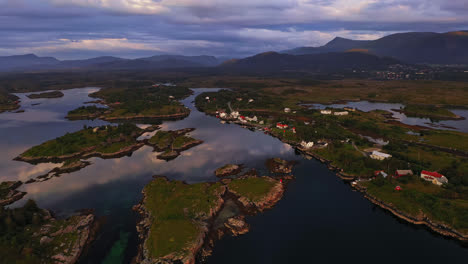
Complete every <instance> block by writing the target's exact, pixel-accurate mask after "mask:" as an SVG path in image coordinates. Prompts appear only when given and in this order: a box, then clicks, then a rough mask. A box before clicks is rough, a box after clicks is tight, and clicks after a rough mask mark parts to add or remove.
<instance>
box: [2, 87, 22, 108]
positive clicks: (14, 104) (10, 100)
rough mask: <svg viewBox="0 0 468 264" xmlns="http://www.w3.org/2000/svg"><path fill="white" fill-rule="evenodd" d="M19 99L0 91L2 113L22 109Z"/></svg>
mask: <svg viewBox="0 0 468 264" xmlns="http://www.w3.org/2000/svg"><path fill="white" fill-rule="evenodd" d="M19 103H20V101H19V97H18V96H16V95H13V94H9V93H7V92H3V91H0V113H3V112H5V111H14V110H16V109H18V108H19V107H20V104H19Z"/></svg>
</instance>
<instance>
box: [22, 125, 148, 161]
mask: <svg viewBox="0 0 468 264" xmlns="http://www.w3.org/2000/svg"><path fill="white" fill-rule="evenodd" d="M141 131H142V130H141V129H140V128H138V127H137V126H136V125H134V124H128V123H125V124H122V125H118V126H102V127H98V128H92V127H85V128H84V129H83V130H80V131H78V132H75V133H67V134H65V135H64V136H61V137H59V138H56V139H53V140H50V141H47V142H45V143H43V144H41V145H38V146H35V147H32V148H30V149H29V150H27V151H26V152H24V153H23V154H21V156H22V157H31V158H40V157H59V156H63V155H74V154H79V153H81V152H86V151H92V150H95V151H98V152H99V151H102V152H103V153H113V152H116V151H118V150H120V149H121V148H123V147H126V146H129V145H132V144H134V143H135V142H136V137H137V136H138V135H139V134H140V133H141Z"/></svg>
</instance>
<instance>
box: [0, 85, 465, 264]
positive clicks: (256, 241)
mask: <svg viewBox="0 0 468 264" xmlns="http://www.w3.org/2000/svg"><path fill="white" fill-rule="evenodd" d="M95 90H96V88H86V89H75V90H68V91H65V92H64V93H65V97H64V98H60V99H50V100H43V101H42V104H41V105H39V106H36V107H37V108H35V107H32V106H30V104H29V103H28V102H29V101H27V100H28V99H25V98H24V96H23V95H21V98H22V100H24V101H23V104H24V108H25V110H26V112H25V113H22V114H21V113H19V114H10V113H7V114H6V115H5V116H2V115H0V117H1V118H0V126H5V124H6V123H8V122H16V123H15V126H9V127H8V128H2V129H1V130H0V133H2V134H1V137H0V148H1V149H2V150H4V151H2V153H1V154H0V155H1V156H0V180H2V181H3V180H18V179H20V180H23V181H24V180H26V179H29V178H32V177H35V176H37V175H40V174H43V173H45V172H47V171H48V170H50V169H51V168H52V167H53V166H56V165H57V164H40V165H37V166H33V165H30V164H27V163H24V162H17V161H13V160H12V159H13V158H14V157H15V156H17V155H18V154H20V153H22V152H23V151H24V150H26V149H27V148H29V147H31V146H34V145H37V144H40V143H42V142H44V141H46V140H49V139H53V138H56V137H58V136H61V135H63V134H65V133H66V132H74V131H78V130H80V129H81V128H82V127H83V125H85V124H86V125H89V126H96V125H101V124H105V122H102V121H73V122H70V121H66V120H65V119H64V115H65V114H66V112H67V111H69V110H71V109H74V108H76V107H78V106H81V105H82V104H83V102H85V101H89V100H90V98H88V96H87V95H88V94H89V93H90V92H92V91H95ZM205 90H206V89H197V90H196V93H195V95H193V96H191V97H189V98H187V99H185V100H184V101H183V103H184V104H185V105H186V106H188V107H189V108H190V109H191V110H192V112H191V114H190V116H189V117H188V118H186V119H184V120H179V121H169V122H164V123H163V124H162V125H161V127H162V129H164V130H176V129H182V128H189V127H194V128H196V130H195V131H193V132H191V133H190V134H191V136H192V137H194V138H197V139H201V140H203V141H204V142H205V143H203V144H201V145H198V146H196V147H194V148H192V149H190V150H187V151H185V152H182V155H181V156H179V157H178V158H176V159H175V160H172V161H169V162H166V161H163V160H159V159H157V158H156V156H157V155H158V154H159V153H155V152H153V148H151V147H149V146H145V147H142V148H141V149H139V150H138V151H136V152H134V153H133V154H132V155H131V156H129V157H128V156H127V157H122V158H119V159H108V160H104V159H101V158H91V159H89V160H90V161H91V162H92V165H91V166H88V167H86V168H84V169H82V170H80V171H77V172H73V173H70V174H62V175H61V176H60V177H57V178H52V179H51V180H49V181H46V182H38V183H32V184H27V185H23V186H22V187H21V189H22V190H23V191H26V192H27V193H28V194H27V195H26V197H25V198H24V199H23V200H21V201H19V202H18V203H16V204H14V206H19V205H21V204H22V203H24V201H25V200H26V199H28V198H32V199H35V200H36V201H37V202H38V204H39V206H41V207H44V208H48V209H52V210H53V211H55V212H56V213H57V215H58V216H59V217H62V216H67V215H70V214H72V213H73V212H74V211H75V210H77V209H82V208H93V209H95V210H96V213H97V214H98V215H99V216H107V222H106V224H105V225H104V226H103V228H102V229H101V231H100V236H99V237H98V239H97V240H96V241H95V243H94V244H93V246H92V247H91V249H90V251H89V254H88V255H87V256H85V257H84V258H83V259H82V260H81V263H101V262H102V261H103V260H104V259H105V258H106V257H107V255H108V254H109V252H110V251H111V248H112V247H113V245H114V244H115V243H118V242H119V241H121V240H122V239H125V240H127V241H128V243H127V248H126V250H125V254H124V256H122V259H121V260H120V261H119V262H120V263H129V262H130V260H131V258H132V257H133V256H134V255H135V250H136V243H137V238H136V230H135V223H136V219H135V214H134V213H133V212H132V210H131V207H132V206H133V205H135V204H136V203H138V201H139V200H140V199H141V190H142V189H143V187H144V186H145V185H146V184H147V183H148V182H149V181H150V180H151V177H152V176H153V175H165V176H167V177H169V178H171V179H177V180H184V181H187V182H189V183H194V182H205V181H216V180H217V178H216V177H215V175H214V170H215V169H216V168H218V167H220V166H222V165H224V164H226V163H243V164H245V165H246V167H252V168H257V169H258V170H259V172H260V174H265V173H267V172H266V170H265V168H264V161H265V159H267V158H271V157H281V158H284V159H289V160H292V159H295V160H298V159H301V158H300V156H296V155H295V153H294V150H293V149H292V148H291V147H290V146H289V145H287V144H284V143H282V142H281V141H279V140H277V139H275V138H273V137H270V136H267V135H264V134H263V133H262V132H258V131H255V132H252V131H250V130H247V129H243V128H241V127H239V126H237V125H232V124H225V125H223V124H220V122H219V120H218V119H216V118H214V117H209V116H206V115H204V114H203V113H200V112H198V111H196V109H195V108H194V106H193V104H192V103H191V102H192V101H193V100H194V98H195V96H196V95H197V94H199V93H201V92H203V91H205ZM37 112H39V113H40V114H39V115H37ZM44 113H49V114H50V116H48V117H46V118H45V119H44V120H35V121H34V119H38V118H42V115H43V114H44ZM21 115H25V116H28V117H27V118H26V117H25V116H21ZM25 120H28V121H25ZM31 120H33V121H31ZM50 120H59V121H50ZM150 135H151V134H147V135H146V136H150ZM294 174H295V175H296V177H297V180H296V181H293V183H292V184H291V185H290V186H289V187H288V192H287V195H286V197H285V199H284V200H282V201H281V202H280V203H279V204H278V206H277V207H276V208H275V209H274V210H271V211H268V212H266V213H265V214H262V215H261V216H259V217H254V218H251V219H249V221H250V222H251V223H252V224H253V225H252V233H250V234H248V235H247V236H245V237H244V236H243V237H240V238H236V239H231V238H228V239H226V240H223V241H221V242H220V243H219V246H217V248H216V250H215V256H214V257H213V258H212V259H211V260H210V263H224V262H225V261H227V262H226V263H228V262H229V261H230V260H232V261H231V262H230V263H239V262H245V263H273V262H270V261H266V260H268V259H269V258H272V255H271V252H284V254H285V255H294V254H296V255H299V254H300V252H297V250H294V248H296V246H297V244H300V245H311V244H310V243H311V241H310V240H311V239H312V240H314V238H313V237H314V236H313V235H312V234H315V235H317V236H318V237H319V239H320V242H321V243H320V244H321V245H322V247H323V245H327V246H330V248H328V249H323V251H322V249H321V250H319V251H315V253H314V254H316V255H317V256H319V257H320V259H323V258H325V256H329V255H330V254H332V252H333V246H332V244H334V243H336V241H341V240H343V241H348V242H349V243H348V246H349V248H350V249H352V250H351V251H350V252H351V253H352V252H353V251H354V250H359V247H364V248H367V247H371V248H372V251H373V252H377V253H380V254H384V252H385V251H386V246H379V245H377V243H374V242H375V240H376V239H377V238H378V239H380V240H381V241H386V239H394V238H395V236H399V237H400V236H401V237H404V238H405V239H408V241H418V243H420V242H421V241H425V242H427V245H426V250H425V251H424V252H426V253H427V252H437V251H438V250H440V249H441V248H443V249H444V250H448V251H449V252H450V254H451V255H452V256H454V257H463V256H465V257H466V256H467V254H468V253H467V251H466V250H465V249H463V248H460V247H459V246H458V245H456V244H455V243H454V242H453V241H450V242H447V241H445V240H443V239H440V238H439V237H434V236H430V235H429V233H428V232H427V231H425V230H424V232H422V234H421V232H415V231H414V230H412V229H411V228H409V227H408V226H405V225H402V224H400V223H398V222H397V221H395V220H394V219H393V218H391V217H389V216H388V215H385V214H383V213H382V212H381V211H379V213H377V214H376V213H375V212H373V210H372V208H373V207H372V205H371V204H370V203H369V202H368V201H366V200H364V199H363V198H362V196H361V195H360V194H357V193H355V192H352V191H351V190H350V188H349V187H348V186H347V185H344V184H343V183H342V182H341V181H340V180H339V179H338V178H337V177H335V176H334V175H333V173H331V172H330V171H328V170H327V168H326V166H324V165H322V164H320V163H318V162H317V161H315V160H310V161H308V160H301V161H300V165H299V166H298V168H297V169H296V170H295V171H294ZM291 215H292V216H293V217H294V219H295V221H293V220H292V219H291V218H290V216H291ZM288 223H291V224H289V225H288ZM346 223H347V224H346ZM352 225H357V226H358V227H359V229H358V230H354V229H353V226H352ZM278 226H284V227H285V228H284V230H283V229H282V230H283V231H282V232H281V233H280V234H281V236H283V237H285V238H286V240H278V239H277V238H275V234H277V233H276V232H278ZM377 226H378V227H380V228H377ZM384 226H385V227H384ZM320 230H322V231H320ZM385 230H391V232H386V231H385ZM337 232H338V233H337ZM122 233H124V234H129V235H128V236H124V237H120V235H119V234H122ZM265 234H273V235H269V236H266V237H265ZM304 234H308V235H304ZM359 237H362V239H359ZM366 239H367V240H366ZM412 239H413V240H412ZM268 241H271V243H269V242H268ZM273 242H274V243H273ZM322 242H323V243H322ZM356 242H357V243H356ZM384 244H385V243H384ZM243 245H248V247H252V249H251V250H247V249H246V248H245V247H244V246H243ZM391 245H392V250H404V249H406V248H412V246H413V243H404V242H402V241H399V243H392V244H391ZM299 248H300V249H303V247H299ZM259 249H263V250H264V251H262V250H259ZM244 250H245V251H244ZM242 251H244V252H246V254H237V253H239V252H242ZM233 252H236V255H237V256H236V258H230V257H229V256H230V255H232V253H233ZM268 252H270V253H268ZM307 252H309V251H307ZM404 253H405V254H410V253H408V252H407V251H404ZM427 254H428V257H427V259H431V258H432V257H433V256H429V255H431V254H429V253H427ZM249 260H251V261H249ZM255 260H256V261H255ZM270 260H272V259H270ZM280 260H284V258H281V257H278V258H277V260H276V262H281V261H280ZM303 260H305V261H307V262H308V260H310V259H303ZM295 261H296V262H297V263H299V262H300V261H299V259H295ZM283 263H287V261H286V262H283Z"/></svg>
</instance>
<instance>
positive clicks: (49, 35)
mask: <svg viewBox="0 0 468 264" xmlns="http://www.w3.org/2000/svg"><path fill="white" fill-rule="evenodd" d="M467 29H468V0H450V1H447V0H0V56H6V55H13V54H25V53H35V54H37V55H41V56H55V57H57V58H60V59H76V58H89V57H93V56H101V55H113V56H120V57H126V58H136V57H142V56H150V55H155V54H184V55H199V54H210V55H216V56H228V57H240V56H246V55H252V54H255V53H258V52H263V51H269V50H284V49H289V48H294V47H298V46H320V45H323V44H325V43H326V42H328V41H330V40H332V39H333V38H334V37H335V36H341V37H347V38H354V39H376V38H379V37H381V36H384V35H388V34H391V33H395V32H408V31H434V32H446V31H452V30H467Z"/></svg>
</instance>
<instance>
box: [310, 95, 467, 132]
mask: <svg viewBox="0 0 468 264" xmlns="http://www.w3.org/2000/svg"><path fill="white" fill-rule="evenodd" d="M306 106H311V107H312V108H315V109H325V108H327V107H332V108H343V107H353V108H356V109H359V110H361V111H363V112H369V111H373V110H384V111H388V112H390V113H392V114H393V117H394V118H395V119H396V120H398V121H400V122H402V123H404V124H407V125H419V126H426V127H427V126H429V127H432V128H436V129H448V130H458V131H461V132H465V133H468V110H466V109H450V111H452V112H453V113H454V114H456V115H458V116H462V117H464V118H465V119H464V120H443V121H433V120H431V119H429V118H418V117H407V116H406V115H405V114H403V113H399V112H396V111H393V110H392V109H400V108H404V107H405V106H404V105H403V104H390V103H374V102H369V101H359V102H347V103H345V104H331V105H324V104H310V105H309V104H307V105H306Z"/></svg>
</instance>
